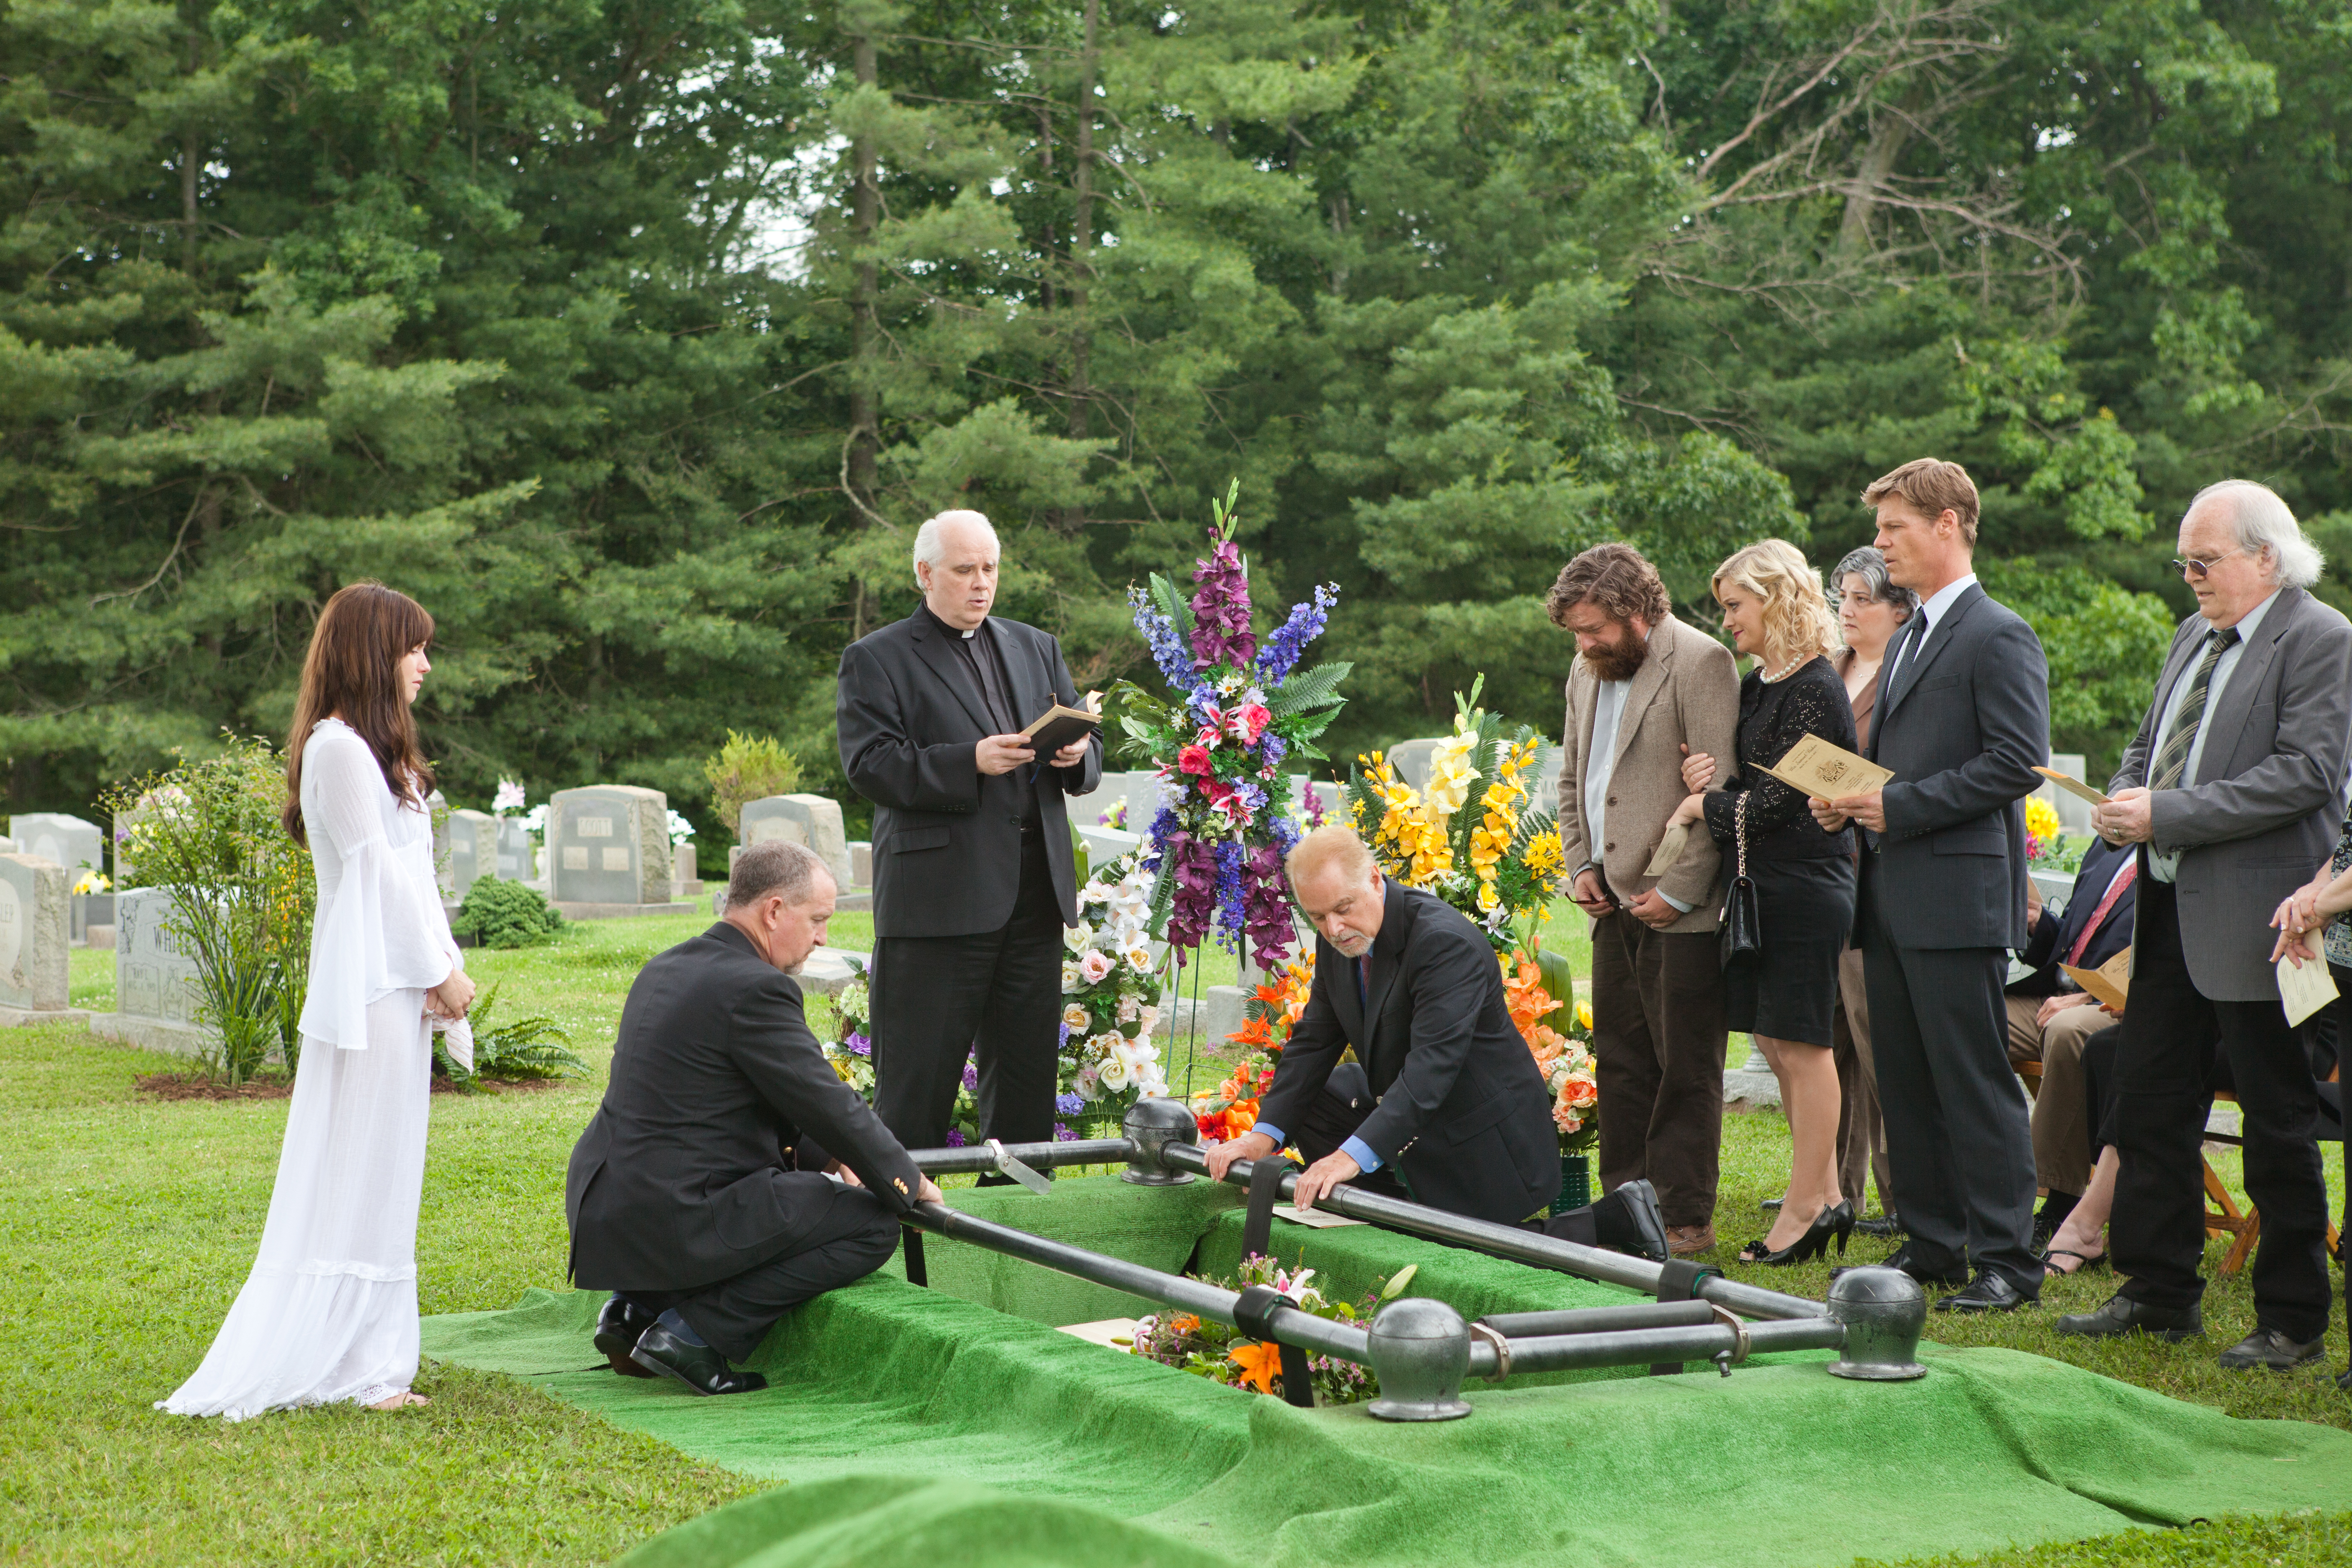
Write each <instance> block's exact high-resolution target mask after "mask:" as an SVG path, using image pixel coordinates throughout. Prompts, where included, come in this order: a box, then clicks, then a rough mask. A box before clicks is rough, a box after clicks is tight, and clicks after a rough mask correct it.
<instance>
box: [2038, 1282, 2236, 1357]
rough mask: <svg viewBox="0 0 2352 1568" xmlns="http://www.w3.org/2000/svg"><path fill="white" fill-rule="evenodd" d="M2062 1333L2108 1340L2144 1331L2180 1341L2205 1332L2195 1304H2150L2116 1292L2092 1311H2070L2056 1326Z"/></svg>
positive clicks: (2166, 1339)
mask: <svg viewBox="0 0 2352 1568" xmlns="http://www.w3.org/2000/svg"><path fill="white" fill-rule="evenodd" d="M2053 1326H2054V1327H2055V1328H2056V1329H2057V1331H2059V1332H2060V1333H2062V1334H2079V1335H2081V1336H2082V1337H2083V1338H2084V1339H2090V1340H2111V1339H2115V1338H2116V1337H2117V1336H2118V1335H2122V1334H2147V1335H2149V1336H2151V1337H2152V1338H2155V1339H2159V1340H2163V1341H2166V1342H2168V1343H2171V1344H2179V1342H2181V1341H2183V1340H2193V1339H2196V1338H2197V1337H2199V1336H2200V1335H2201V1334H2202V1333H2204V1331H2205V1314H2204V1311H2203V1310H2201V1309H2200V1308H2198V1307H2196V1306H2193V1305H2191V1306H2187V1307H2151V1306H2149V1305H2147V1303H2146V1302H2144V1301H2135V1300H2132V1299H2131V1298H2130V1297H2128V1296H2126V1295H2124V1294H2122V1293H2121V1292H2117V1293H2116V1294H2115V1295H2113V1296H2110V1297H2108V1298H2107V1301H2106V1305H2105V1306H2103V1307H2101V1308H2100V1309H2099V1310H2096V1311H2095V1312H2069V1313H2067V1314H2066V1315H2065V1316H2064V1317H2063V1318H2060V1319H2059V1320H2058V1321H2057V1322H2056V1324H2055V1325H2053Z"/></svg>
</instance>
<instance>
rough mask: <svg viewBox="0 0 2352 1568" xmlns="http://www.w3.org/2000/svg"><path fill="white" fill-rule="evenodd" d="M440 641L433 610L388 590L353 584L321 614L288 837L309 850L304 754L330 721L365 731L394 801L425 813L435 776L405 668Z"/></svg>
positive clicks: (305, 675) (293, 759) (307, 668)
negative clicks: (313, 733) (421, 743)
mask: <svg viewBox="0 0 2352 1568" xmlns="http://www.w3.org/2000/svg"><path fill="white" fill-rule="evenodd" d="M432 640H433V617H432V616H429V615H427V614H426V613H425V606H424V605H420V604H418V603H417V602H416V601H415V600H414V599H412V598H410V597H409V596H408V595H405V594H403V593H400V592H398V591H397V590H395V589H392V588H387V587H385V586H384V585H383V584H381V583H353V584H351V585H350V586H349V587H347V588H343V589H341V590H340V591H339V592H338V593H337V594H336V595H335V596H334V597H333V598H331V599H329V600H328V601H327V607H326V608H325V609H323V610H321V611H320V612H319V625H318V626H317V628H316V629H314V630H313V631H312V632H311V633H310V652H308V653H306V654H304V655H303V656H302V694H301V695H300V696H299V697H298V698H297V699H296V700H295V702H294V732H293V733H292V734H291V735H289V736H288V737H287V738H286V809H285V812H284V813H283V820H284V821H285V824H286V831H287V832H289V833H290V834H292V835H293V836H294V842H296V843H297V844H300V845H303V846H305V847H308V845H309V844H310V835H309V833H308V831H307V830H306V829H305V828H304V826H303V825H302V748H303V747H304V746H305V745H306V744H308V743H309V742H310V729H311V726H313V725H315V724H316V723H318V722H319V721H320V720H321V719H324V718H326V717H327V716H328V715H330V714H336V715H340V716H341V719H342V721H344V722H345V723H347V724H349V725H350V726H351V727H352V729H353V730H356V731H359V736H360V739H361V740H362V741H365V742H367V743H368V750H370V751H372V752H374V753H375V762H376V766H378V767H379V768H382V769H383V782H384V786H385V787H386V788H388V789H390V790H391V791H392V794H393V798H394V799H395V800H399V801H402V802H403V803H404V804H408V805H415V807H416V809H418V810H419V811H422V810H423V809H424V808H425V796H426V795H429V794H431V793H432V790H433V770H432V768H431V767H429V766H427V765H426V763H425V753H424V752H423V751H422V750H420V749H419V748H418V746H417V743H416V721H415V719H414V718H412V717H411V716H410V714H409V711H408V695H407V693H406V692H405V691H404V690H402V689H401V680H400V661H401V660H402V659H403V658H405V657H406V656H407V655H408V653H409V652H410V651H411V650H412V649H415V648H419V647H424V646H425V644H426V643H429V642H431V641H432Z"/></svg>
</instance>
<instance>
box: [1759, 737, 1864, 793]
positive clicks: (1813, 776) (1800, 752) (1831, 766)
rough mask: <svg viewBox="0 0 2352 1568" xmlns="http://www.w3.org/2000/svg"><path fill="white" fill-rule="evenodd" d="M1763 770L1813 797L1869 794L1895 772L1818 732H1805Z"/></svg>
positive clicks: (1792, 787)
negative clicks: (1825, 738)
mask: <svg viewBox="0 0 2352 1568" xmlns="http://www.w3.org/2000/svg"><path fill="white" fill-rule="evenodd" d="M1764 772H1766V773H1769V774H1771V775H1772V776H1773V777H1774V778H1776V779H1779V780H1780V782H1781V783H1782V784H1787V785H1788V786H1789V787H1790V789H1793V790H1797V791H1800V792H1801V793H1802V794H1803V795H1806V796H1807V797H1809V798H1811V799H1814V800H1848V799H1851V798H1852V797H1853V796H1855V795H1868V794H1869V793H1870V792H1871V791H1872V790H1874V789H1879V788H1882V787H1884V786H1885V784H1886V781H1887V780H1889V779H1891V778H1893V777H1894V776H1895V770H1894V769H1893V768H1882V767H1880V766H1879V765H1878V764H1877V763H1874V762H1872V761H1871V760H1870V759H1869V758H1867V757H1858V756H1856V755H1854V754H1853V752H1849V751H1847V750H1846V749H1845V748H1844V747H1843V746H1841V745H1837V744H1835V743H1833V742H1829V741H1824V740H1822V738H1821V737H1820V736H1819V735H1807V736H1806V737H1805V738H1804V739H1802V740H1801V741H1799V742H1797V743H1796V744H1795V745H1793V746H1791V747H1790V748H1789V749H1788V751H1786V752H1783V753H1782V754H1781V757H1780V761H1779V762H1777V763H1773V764H1772V765H1771V766H1770V767H1769V768H1766V769H1765V770H1764Z"/></svg>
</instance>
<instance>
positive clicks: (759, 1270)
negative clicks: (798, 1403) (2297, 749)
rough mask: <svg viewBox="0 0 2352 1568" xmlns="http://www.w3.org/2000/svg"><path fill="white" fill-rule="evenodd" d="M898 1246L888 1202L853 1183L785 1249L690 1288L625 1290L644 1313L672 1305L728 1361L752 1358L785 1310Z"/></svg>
mask: <svg viewBox="0 0 2352 1568" xmlns="http://www.w3.org/2000/svg"><path fill="white" fill-rule="evenodd" d="M896 1247H898V1215H895V1214H893V1213H892V1212H891V1209H890V1206H889V1205H887V1204H886V1203H884V1202H883V1201H882V1200H881V1199H880V1198H877V1197H876V1196H875V1195H874V1194H872V1193H869V1192H866V1191H864V1190H862V1189H860V1188H857V1187H835V1189H834V1190H833V1197H832V1201H831V1203H829V1204H828V1205H826V1207H825V1211H824V1214H823V1215H819V1216H818V1219H817V1222H816V1224H815V1226H814V1227H812V1228H811V1229H810V1231H809V1233H808V1234H807V1235H806V1236H804V1237H802V1238H801V1239H800V1241H799V1243H798V1244H797V1245H796V1246H795V1247H793V1250H792V1251H790V1252H786V1253H782V1254H780V1255H779V1256H777V1257H774V1258H769V1259H768V1260H767V1261H766V1262H765V1263H762V1264H760V1265H758V1266H757V1267H755V1268H747V1269H745V1270H744V1271H743V1272H742V1273H740V1274H738V1275H736V1276H735V1277H734V1278H733V1279H721V1280H720V1281H719V1283H717V1284H716V1285H705V1286H703V1287H702V1288H701V1289H696V1290H624V1291H622V1292H621V1294H622V1295H624V1296H626V1297H627V1298H628V1299H629V1300H632V1301H635V1302H636V1303H637V1304H638V1305H639V1306H641V1307H644V1308H645V1309H646V1310H648V1311H654V1312H666V1311H667V1310H670V1309H671V1308H673V1307H675V1308H676V1309H677V1315H678V1316H679V1317H681V1318H684V1319H685V1320H686V1321H687V1326H688V1328H691V1329H692V1330H693V1331H695V1332H696V1333H698V1334H700V1335H701V1336H702V1338H703V1340H704V1341H705V1342H707V1343H709V1345H710V1346H711V1347H712V1348H713V1349H714V1350H716V1351H718V1352H719V1354H720V1355H723V1356H725V1357H726V1358H727V1359H728V1360H729V1361H731V1362H743V1361H748V1360H750V1359H751V1352H753V1351H755V1350H758V1349H759V1348H760V1342H761V1340H763V1339H766V1338H767V1337H768V1331H769V1330H770V1329H772V1328H773V1327H775V1325H776V1320H777V1319H778V1318H781V1317H782V1316H783V1315H784V1312H785V1310H787V1309H788V1308H792V1307H796V1306H798V1305H800V1304H801V1303H802V1302H803V1301H805V1300H808V1299H809V1298H810V1297H812V1296H820V1295H823V1294H824V1292H825V1291H827V1290H831V1289H835V1287H837V1286H842V1285H847V1284H850V1283H852V1282H853V1281H856V1280H859V1279H865V1278H866V1276H867V1275H868V1274H871V1273H873V1272H874V1271H875V1270H876V1269H877V1268H881V1267H882V1265H883V1264H884V1263H885V1262H886V1261H887V1259H888V1258H889V1257H890V1254H891V1252H892V1250H893V1249H895V1248H896Z"/></svg>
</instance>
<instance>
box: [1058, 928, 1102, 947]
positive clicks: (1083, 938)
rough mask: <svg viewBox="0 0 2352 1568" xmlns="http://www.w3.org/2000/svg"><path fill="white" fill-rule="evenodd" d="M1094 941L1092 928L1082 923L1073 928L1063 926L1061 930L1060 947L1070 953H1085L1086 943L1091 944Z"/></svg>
mask: <svg viewBox="0 0 2352 1568" xmlns="http://www.w3.org/2000/svg"><path fill="white" fill-rule="evenodd" d="M1094 939H1095V933H1094V928H1093V927H1092V926H1089V925H1087V924H1086V923H1085V922H1084V921H1080V922H1079V923H1078V924H1076V925H1074V926H1064V927H1063V928H1062V945H1063V946H1064V947H1066V948H1068V949H1069V950H1070V951H1071V952H1086V950H1087V943H1088V942H1092V941H1093V940H1094Z"/></svg>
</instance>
